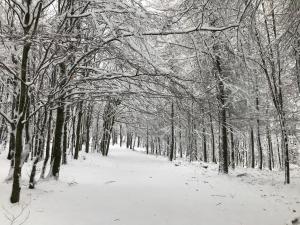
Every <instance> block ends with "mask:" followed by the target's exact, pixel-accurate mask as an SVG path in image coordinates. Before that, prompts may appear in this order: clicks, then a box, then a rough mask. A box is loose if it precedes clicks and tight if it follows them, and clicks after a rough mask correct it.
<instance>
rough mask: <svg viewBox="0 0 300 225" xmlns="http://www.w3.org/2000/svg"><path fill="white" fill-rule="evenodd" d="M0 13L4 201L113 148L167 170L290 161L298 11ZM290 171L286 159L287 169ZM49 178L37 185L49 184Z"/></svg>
mask: <svg viewBox="0 0 300 225" xmlns="http://www.w3.org/2000/svg"><path fill="white" fill-rule="evenodd" d="M157 4H158V5H154V3H152V4H150V5H149V3H146V2H143V1H142V2H140V1H129V0H121V1H116V2H114V1H110V0H103V1H98V0H76V1H75V0H22V1H21V0H4V1H1V2H0V43H1V44H0V52H1V54H0V91H1V96H0V102H1V104H0V115H1V118H0V119H1V124H0V141H1V143H7V145H8V146H9V147H8V148H9V152H8V157H7V158H8V159H9V160H11V164H10V165H11V166H10V170H9V174H8V177H7V180H8V181H9V180H12V193H11V198H10V201H11V202H12V203H16V202H18V201H19V199H20V178H21V174H22V167H23V165H24V163H31V164H32V171H31V174H30V182H29V187H30V188H34V187H35V184H36V180H37V167H38V164H39V162H42V169H41V174H40V178H41V179H43V178H45V177H54V178H55V179H58V177H59V173H60V167H61V165H62V164H66V163H67V159H68V157H67V156H68V155H71V156H72V158H74V159H78V157H79V154H80V152H81V151H82V150H85V152H87V153H88V152H90V151H94V152H101V153H102V155H103V156H107V155H108V152H109V145H110V143H111V142H112V143H114V144H116V143H117V142H118V141H119V144H120V145H122V143H123V142H124V141H125V139H126V144H127V147H128V148H136V147H144V148H145V149H146V153H152V154H160V155H166V156H168V157H169V159H170V160H173V159H174V158H176V157H186V158H188V159H189V160H190V161H193V160H202V161H204V162H214V163H217V162H218V163H219V168H220V172H221V173H228V169H229V166H231V167H232V168H235V166H247V167H252V168H254V167H258V168H259V169H262V168H263V167H268V168H269V169H270V170H272V169H273V168H275V167H277V168H283V169H284V171H285V183H287V184H288V183H290V168H289V166H290V162H292V163H298V162H299V158H297V157H298V156H297V154H298V151H297V148H296V147H297V138H298V134H297V123H298V99H299V93H300V35H299V23H300V19H298V18H300V16H299V13H300V4H299V1H297V0H289V1H285V0H234V1H225V2H224V1H221V0H214V1H210V0H200V1H192V0H177V1H173V2H172V4H171V5H170V4H169V1H165V2H164V1H161V2H160V3H157ZM291 160H292V161H291ZM46 172H47V174H46Z"/></svg>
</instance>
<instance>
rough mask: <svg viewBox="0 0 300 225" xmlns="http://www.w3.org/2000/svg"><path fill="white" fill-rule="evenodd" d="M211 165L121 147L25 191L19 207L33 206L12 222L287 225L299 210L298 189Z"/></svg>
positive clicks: (0, 200)
mask: <svg viewBox="0 0 300 225" xmlns="http://www.w3.org/2000/svg"><path fill="white" fill-rule="evenodd" d="M3 162H5V163H7V162H6V161H4V160H1V161H0V164H3ZM2 166H3V165H2ZM2 166H1V172H0V178H1V179H2V180H3V177H4V176H5V172H3V169H2V168H7V167H2ZM5 166H6V165H5ZM210 167H211V166H209V168H208V169H204V168H202V167H201V166H199V165H198V166H195V165H188V164H185V163H183V164H181V165H179V166H175V165H174V163H170V162H168V161H167V160H166V159H163V158H156V157H154V156H146V155H145V154H142V153H138V152H132V151H129V150H124V149H115V150H114V151H112V152H111V155H110V156H109V157H108V158H103V157H100V156H99V155H98V154H90V155H87V159H86V160H83V159H80V160H79V161H77V162H74V161H72V162H71V163H70V164H69V165H67V166H64V167H63V168H62V174H61V180H60V181H58V182H56V181H47V182H42V183H39V184H38V185H37V189H36V190H28V189H27V188H26V187H25V186H24V187H23V189H22V202H23V203H22V205H24V204H26V203H29V206H28V207H26V208H25V210H24V212H23V214H22V216H21V218H19V220H18V221H17V222H16V223H15V224H19V223H20V221H22V219H24V217H26V215H27V214H28V212H29V211H30V215H29V217H28V219H27V221H26V222H25V223H24V224H25V225H26V224H27V225H53V224H55V225H254V224H255V225H277V224H278V225H283V224H285V222H286V221H287V220H288V218H290V217H291V216H295V215H297V213H299V212H300V190H299V189H300V188H299V186H298V189H297V187H296V186H295V185H291V186H290V187H288V188H285V187H284V186H283V185H281V184H277V183H275V184H276V185H271V184H264V185H262V184H259V182H256V181H255V182H254V184H249V183H248V182H245V181H241V178H237V177H233V175H231V176H220V175H217V171H216V169H215V168H213V169H211V168H210ZM25 173H28V171H26V170H25ZM246 181H249V180H247V179H246ZM24 185H25V184H24ZM3 189H4V191H3ZM4 193H10V185H8V184H5V183H1V184H0V204H1V206H2V208H0V212H1V214H0V224H1V225H6V224H9V223H8V222H7V219H6V218H5V217H4V214H5V211H9V212H12V213H13V214H15V215H16V214H17V212H18V211H19V210H20V206H19V207H16V206H13V207H12V206H10V205H9V204H7V203H6V202H7V198H8V196H7V195H5V196H4ZM293 210H294V211H295V210H296V212H293ZM6 214H8V212H6ZM298 215H299V214H298Z"/></svg>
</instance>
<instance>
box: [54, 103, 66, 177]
mask: <svg viewBox="0 0 300 225" xmlns="http://www.w3.org/2000/svg"><path fill="white" fill-rule="evenodd" d="M56 112H57V114H56V125H55V134H54V143H53V148H52V153H53V154H52V155H53V159H52V162H51V165H52V170H51V176H53V177H54V178H55V179H58V177H59V171H60V164H61V155H62V136H63V126H64V105H63V104H62V103H60V105H59V107H58V108H57V110H56Z"/></svg>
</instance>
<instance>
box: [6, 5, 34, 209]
mask: <svg viewBox="0 0 300 225" xmlns="http://www.w3.org/2000/svg"><path fill="white" fill-rule="evenodd" d="M28 4H30V3H28ZM28 23H29V18H28V19H26V21H25V23H24V24H28ZM25 33H27V32H25ZM30 47H31V43H30V42H27V43H25V44H24V46H23V55H22V63H21V76H20V82H19V87H20V89H19V93H18V104H17V107H16V108H17V111H18V118H17V125H16V141H15V145H16V146H15V154H14V173H13V185H12V193H11V197H10V202H11V203H17V202H19V200H20V190H21V187H20V178H21V173H22V159H21V157H22V152H23V143H22V138H23V137H22V136H23V128H24V124H23V120H24V118H25V114H26V111H27V110H26V107H28V106H27V104H26V101H27V97H28V96H27V92H28V90H27V85H26V82H27V63H28V54H29V50H30Z"/></svg>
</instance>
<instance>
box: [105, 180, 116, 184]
mask: <svg viewBox="0 0 300 225" xmlns="http://www.w3.org/2000/svg"><path fill="white" fill-rule="evenodd" d="M115 182H116V181H115V180H110V181H106V182H105V183H104V184H112V183H115Z"/></svg>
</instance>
